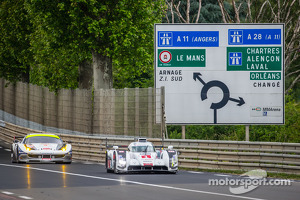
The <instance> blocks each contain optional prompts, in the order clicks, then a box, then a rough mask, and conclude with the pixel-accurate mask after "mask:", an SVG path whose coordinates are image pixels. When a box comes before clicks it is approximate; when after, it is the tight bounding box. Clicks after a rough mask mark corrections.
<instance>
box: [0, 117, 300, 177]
mask: <svg viewBox="0 0 300 200" xmlns="http://www.w3.org/2000/svg"><path fill="white" fill-rule="evenodd" d="M34 132H40V131H36V130H32V129H28V128H23V127H20V126H16V125H13V124H10V123H7V122H3V121H2V122H0V139H2V140H4V141H6V142H8V143H12V141H13V137H14V136H25V135H26V134H28V133H34ZM57 135H59V136H60V137H61V138H62V139H63V140H64V141H72V147H73V158H74V159H78V160H85V161H95V162H100V163H104V162H105V150H106V143H107V144H110V145H128V144H130V143H131V142H132V141H133V140H134V139H133V138H116V137H97V136H78V135H67V134H57ZM149 141H151V142H152V143H154V145H162V141H161V139H149ZM168 145H172V146H173V147H174V148H175V149H177V150H178V151H179V152H180V155H179V166H180V167H182V168H189V169H222V170H251V169H258V168H259V169H264V170H267V171H268V172H281V173H293V174H300V144H299V143H275V142H244V141H215V140H213V141H209V140H173V139H167V140H164V141H163V146H164V147H167V146H168Z"/></svg>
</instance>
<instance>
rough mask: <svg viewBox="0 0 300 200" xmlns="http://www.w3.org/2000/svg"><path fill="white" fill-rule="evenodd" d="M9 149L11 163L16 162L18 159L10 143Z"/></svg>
mask: <svg viewBox="0 0 300 200" xmlns="http://www.w3.org/2000/svg"><path fill="white" fill-rule="evenodd" d="M10 151H11V162H12V163H17V162H18V161H17V158H16V155H15V153H14V151H13V147H12V145H11V148H10Z"/></svg>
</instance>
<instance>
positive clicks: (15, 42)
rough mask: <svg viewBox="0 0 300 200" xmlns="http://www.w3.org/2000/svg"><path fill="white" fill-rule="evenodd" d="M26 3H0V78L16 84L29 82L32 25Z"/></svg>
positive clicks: (21, 1)
mask: <svg viewBox="0 0 300 200" xmlns="http://www.w3.org/2000/svg"><path fill="white" fill-rule="evenodd" d="M23 3H24V1H23V0H20V1H1V3H0V77H4V78H5V79H7V80H9V81H11V82H16V81H19V80H23V81H27V82H28V81H29V80H28V79H29V61H30V60H31V59H32V53H31V52H30V51H29V46H30V42H29V40H28V37H29V35H30V34H31V30H32V29H31V27H32V25H31V23H30V22H29V20H28V18H27V11H26V9H24V6H23Z"/></svg>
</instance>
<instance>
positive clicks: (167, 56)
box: [159, 51, 172, 63]
mask: <svg viewBox="0 0 300 200" xmlns="http://www.w3.org/2000/svg"><path fill="white" fill-rule="evenodd" d="M159 60H160V61H161V62H162V63H168V62H170V61H171V60H172V54H171V53H170V52H169V51H162V52H161V53H160V54H159Z"/></svg>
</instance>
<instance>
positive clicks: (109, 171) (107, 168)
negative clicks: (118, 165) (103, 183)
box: [105, 152, 113, 173]
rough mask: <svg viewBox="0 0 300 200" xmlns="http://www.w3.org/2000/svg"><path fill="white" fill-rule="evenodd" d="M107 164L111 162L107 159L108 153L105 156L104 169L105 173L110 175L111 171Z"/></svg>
mask: <svg viewBox="0 0 300 200" xmlns="http://www.w3.org/2000/svg"><path fill="white" fill-rule="evenodd" d="M108 162H111V160H110V159H109V158H108V152H106V156H105V168H106V172H107V173H112V172H113V171H112V170H111V169H110V165H109V163H108Z"/></svg>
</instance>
